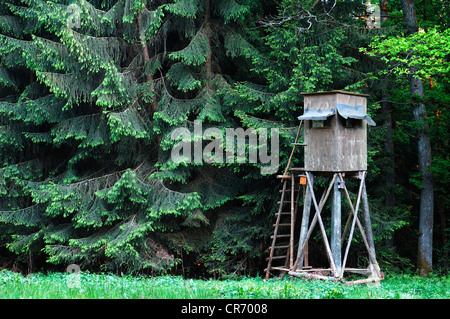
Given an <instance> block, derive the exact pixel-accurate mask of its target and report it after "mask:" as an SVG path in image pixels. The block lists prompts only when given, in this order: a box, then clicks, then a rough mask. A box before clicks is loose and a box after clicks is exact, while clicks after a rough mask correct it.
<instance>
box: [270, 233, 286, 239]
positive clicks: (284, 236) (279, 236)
mask: <svg viewBox="0 0 450 319" xmlns="http://www.w3.org/2000/svg"><path fill="white" fill-rule="evenodd" d="M276 237H277V238H289V237H291V235H290V234H281V235H277V236H276ZM270 238H273V235H272V236H270Z"/></svg>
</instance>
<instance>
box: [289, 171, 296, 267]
mask: <svg viewBox="0 0 450 319" xmlns="http://www.w3.org/2000/svg"><path fill="white" fill-rule="evenodd" d="M294 190H295V178H294V175H292V179H291V238H290V239H289V245H290V248H289V249H290V251H289V253H290V255H289V267H290V268H292V265H293V264H294V226H295V192H294Z"/></svg>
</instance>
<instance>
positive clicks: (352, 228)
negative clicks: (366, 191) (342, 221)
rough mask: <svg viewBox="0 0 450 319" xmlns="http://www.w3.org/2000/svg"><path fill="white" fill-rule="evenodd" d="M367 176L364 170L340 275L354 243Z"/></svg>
mask: <svg viewBox="0 0 450 319" xmlns="http://www.w3.org/2000/svg"><path fill="white" fill-rule="evenodd" d="M365 177H366V172H363V174H362V177H361V182H360V185H359V190H358V194H357V197H356V198H357V200H356V207H355V210H354V214H353V222H352V227H351V229H350V235H349V238H348V241H347V247H346V248H345V254H344V260H343V262H342V270H341V274H340V277H342V275H343V272H344V271H343V269H344V268H345V264H346V262H347V257H348V251H349V249H350V245H351V243H352V239H353V232H354V230H355V225H356V217H357V216H358V209H359V203H360V201H361V194H362V186H363V183H364V179H365Z"/></svg>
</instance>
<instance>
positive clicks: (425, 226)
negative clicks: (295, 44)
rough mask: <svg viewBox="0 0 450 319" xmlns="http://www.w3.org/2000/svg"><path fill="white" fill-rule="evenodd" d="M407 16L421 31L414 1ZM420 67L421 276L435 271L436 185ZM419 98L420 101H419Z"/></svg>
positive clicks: (413, 82) (415, 91)
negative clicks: (431, 170)
mask: <svg viewBox="0 0 450 319" xmlns="http://www.w3.org/2000/svg"><path fill="white" fill-rule="evenodd" d="M401 3H402V11H403V17H404V19H405V26H406V28H407V30H408V34H412V33H415V32H417V31H418V26H417V18H416V12H415V8H414V0H401ZM417 70H418V67H417V66H411V67H409V90H410V93H411V95H412V96H413V101H414V100H415V103H414V105H413V115H414V120H415V122H416V125H417V127H418V129H417V137H418V141H417V155H418V164H419V171H420V173H421V174H422V189H421V194H420V195H421V196H420V217H419V244H418V246H419V247H418V254H417V266H418V270H419V274H420V275H421V276H427V275H428V274H429V273H430V272H431V271H432V269H433V263H432V256H433V214H434V182H433V174H432V173H431V172H430V170H429V167H430V165H431V142H430V137H429V135H428V131H429V128H428V123H427V121H426V107H425V104H423V103H422V101H421V100H422V98H423V97H424V89H423V83H422V80H421V79H420V78H416V77H415V75H416V73H417ZM417 97H419V99H417Z"/></svg>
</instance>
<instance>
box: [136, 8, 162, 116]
mask: <svg viewBox="0 0 450 319" xmlns="http://www.w3.org/2000/svg"><path fill="white" fill-rule="evenodd" d="M141 20H142V12H139V13H138V15H137V26H138V31H139V36H140V38H141V39H140V40H141V44H142V57H143V60H144V67H145V64H146V63H147V62H148V61H150V55H149V53H148V45H147V41H146V40H145V35H144V33H143V31H142V26H141ZM146 80H147V82H150V83H152V82H153V76H152V75H151V74H146ZM151 89H152V90H153V83H152V86H151ZM157 108H158V101H157V99H156V97H154V98H153V101H152V112H153V113H154V112H156V110H157Z"/></svg>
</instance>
